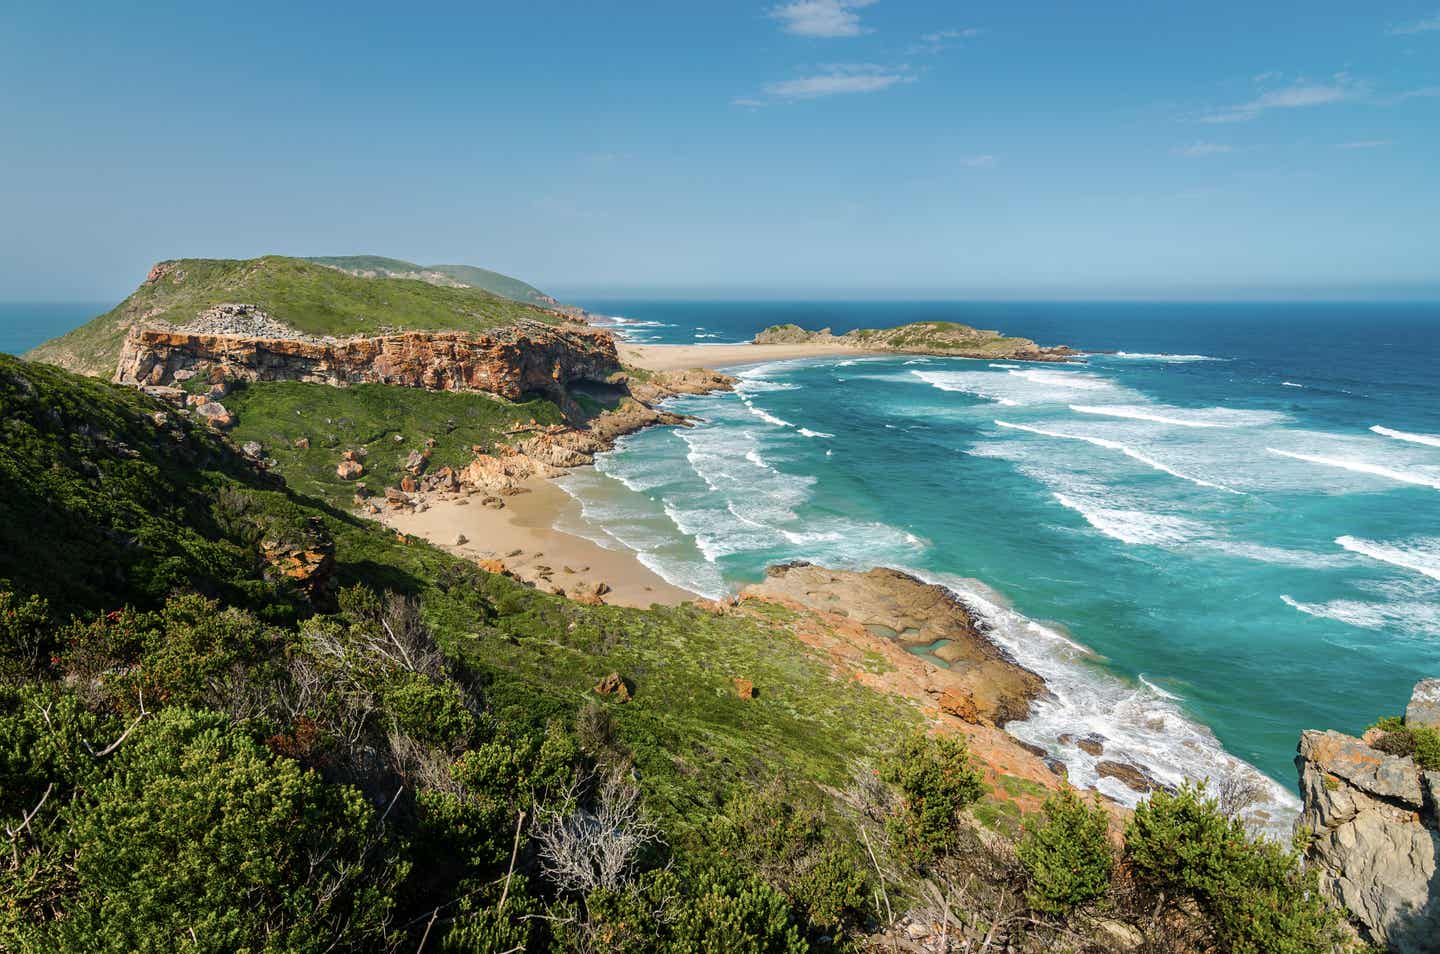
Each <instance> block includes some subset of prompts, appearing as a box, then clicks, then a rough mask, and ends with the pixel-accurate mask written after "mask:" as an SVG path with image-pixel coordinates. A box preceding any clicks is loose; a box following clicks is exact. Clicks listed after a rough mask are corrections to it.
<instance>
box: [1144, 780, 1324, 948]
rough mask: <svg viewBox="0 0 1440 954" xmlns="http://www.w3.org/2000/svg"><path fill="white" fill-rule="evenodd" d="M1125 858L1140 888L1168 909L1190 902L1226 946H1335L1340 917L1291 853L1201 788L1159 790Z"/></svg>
mask: <svg viewBox="0 0 1440 954" xmlns="http://www.w3.org/2000/svg"><path fill="white" fill-rule="evenodd" d="M1125 861H1126V863H1127V865H1128V866H1129V869H1130V871H1131V873H1132V875H1133V877H1134V878H1135V880H1136V882H1137V884H1138V885H1139V887H1140V888H1141V889H1142V890H1143V891H1144V892H1145V893H1146V894H1148V895H1150V896H1152V897H1154V898H1155V899H1157V901H1158V902H1161V903H1163V904H1165V905H1169V906H1170V907H1171V908H1174V909H1178V908H1180V907H1182V906H1184V905H1193V906H1194V909H1195V911H1197V912H1198V913H1199V914H1200V915H1201V924H1202V926H1203V927H1204V928H1205V929H1206V931H1207V933H1209V934H1210V935H1211V936H1212V937H1213V939H1214V943H1215V944H1216V946H1218V947H1219V948H1220V949H1221V950H1224V951H1230V952H1234V954H1313V952H1317V951H1326V950H1329V949H1330V946H1331V944H1332V943H1334V941H1335V938H1336V936H1337V935H1336V929H1337V925H1338V920H1339V918H1338V915H1337V914H1336V913H1335V912H1334V911H1333V910H1331V909H1330V908H1329V906H1328V905H1327V904H1326V903H1325V901H1324V899H1323V898H1322V897H1321V896H1320V894H1319V891H1318V887H1317V884H1316V880H1315V876H1314V874H1313V873H1307V872H1305V871H1304V870H1303V869H1302V867H1301V865H1300V863H1299V858H1298V856H1297V855H1296V853H1295V852H1294V851H1293V850H1290V849H1287V848H1286V847H1285V846H1283V845H1281V844H1279V843H1278V842H1274V841H1271V840H1268V839H1265V838H1251V837H1250V836H1249V835H1248V834H1247V832H1246V831H1245V827H1244V825H1243V824H1242V823H1241V822H1240V821H1239V820H1237V819H1233V818H1228V817H1226V816H1225V815H1224V814H1223V813H1222V812H1221V811H1220V807H1219V804H1218V803H1217V802H1216V801H1215V800H1214V799H1213V798H1210V797H1208V796H1206V795H1205V793H1204V790H1203V789H1199V788H1195V787H1193V786H1189V785H1187V786H1186V787H1184V788H1182V789H1181V790H1180V791H1179V792H1178V793H1175V794H1173V795H1172V794H1170V793H1168V792H1157V793H1155V794H1154V795H1152V796H1151V797H1150V799H1149V800H1148V801H1146V802H1142V803H1141V804H1140V805H1139V806H1137V807H1136V809H1135V814H1134V815H1133V816H1132V818H1131V821H1130V825H1129V827H1128V828H1127V830H1126V833H1125Z"/></svg>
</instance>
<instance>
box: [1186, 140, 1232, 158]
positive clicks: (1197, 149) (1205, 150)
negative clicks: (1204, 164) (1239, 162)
mask: <svg viewBox="0 0 1440 954" xmlns="http://www.w3.org/2000/svg"><path fill="white" fill-rule="evenodd" d="M1234 151H1235V147H1234V146H1231V145H1228V144H1226V143H1223V142H1192V143H1191V144H1190V145H1188V146H1181V147H1180V148H1178V149H1176V150H1175V154H1176V155H1179V156H1188V157H1190V158H1192V159H1198V158H1201V157H1204V156H1219V155H1224V154H1225V153H1227V152H1234Z"/></svg>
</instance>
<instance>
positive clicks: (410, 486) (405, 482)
mask: <svg viewBox="0 0 1440 954" xmlns="http://www.w3.org/2000/svg"><path fill="white" fill-rule="evenodd" d="M400 489H401V490H403V491H405V492H406V493H407V494H413V493H414V492H415V491H417V490H419V489H420V485H419V484H418V483H416V482H415V478H414V477H411V476H410V475H409V474H406V475H405V476H404V477H401V478H400Z"/></svg>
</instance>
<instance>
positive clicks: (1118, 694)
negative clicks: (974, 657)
mask: <svg viewBox="0 0 1440 954" xmlns="http://www.w3.org/2000/svg"><path fill="white" fill-rule="evenodd" d="M912 572H915V571H912ZM915 575H917V576H919V577H920V578H921V579H925V580H927V581H928V582H932V583H939V584H941V585H943V586H945V587H947V588H948V589H949V590H951V592H953V593H954V594H955V595H956V596H957V597H959V598H960V600H961V601H962V602H964V603H965V604H966V605H967V606H968V607H969V608H970V609H971V611H972V612H973V613H974V614H975V615H976V616H977V617H978V618H979V620H980V621H981V623H982V628H983V629H984V630H985V633H986V635H987V636H989V637H990V638H991V639H993V640H994V641H995V642H996V643H997V644H999V645H1000V646H1001V647H1002V648H1003V649H1005V650H1006V652H1008V653H1009V654H1010V655H1011V656H1012V657H1013V658H1014V659H1015V660H1016V661H1017V662H1019V663H1020V664H1021V665H1022V666H1025V667H1026V668H1028V669H1030V670H1033V671H1034V672H1036V673H1038V674H1040V676H1042V677H1043V678H1044V679H1045V685H1046V689H1047V690H1048V691H1047V693H1046V694H1045V695H1043V696H1041V697H1040V698H1039V699H1037V700H1035V702H1034V703H1032V704H1031V711H1030V717H1029V718H1028V719H1026V720H1025V721H1023V722H1010V723H1008V724H1006V726H1005V731H1007V732H1009V733H1010V734H1012V735H1014V736H1016V737H1018V738H1020V739H1023V740H1024V741H1026V742H1030V743H1031V744H1034V745H1038V746H1041V747H1043V748H1045V749H1046V750H1047V751H1049V752H1050V753H1052V754H1053V755H1055V756H1056V757H1057V758H1059V759H1060V760H1061V761H1063V762H1064V763H1065V766H1066V769H1067V771H1068V773H1069V777H1070V780H1071V781H1072V782H1073V783H1074V784H1076V785H1078V786H1081V787H1093V788H1097V789H1099V790H1100V791H1101V792H1103V793H1104V794H1106V795H1109V796H1110V797H1112V798H1114V799H1115V800H1117V801H1119V802H1121V803H1122V804H1125V805H1131V806H1133V805H1135V804H1136V803H1137V802H1138V801H1139V800H1140V798H1141V796H1140V795H1139V794H1138V793H1136V792H1134V791H1132V790H1131V789H1129V788H1127V787H1125V786H1124V785H1121V784H1120V783H1118V782H1116V781H1115V780H1114V779H1110V778H1101V777H1100V775H1099V773H1098V772H1097V771H1096V768H1095V764H1096V762H1097V761H1099V760H1100V759H1109V760H1112V761H1129V762H1133V763H1134V764H1135V765H1138V766H1140V767H1141V768H1143V769H1145V771H1146V772H1148V773H1149V774H1150V775H1151V776H1152V777H1153V778H1155V779H1156V780H1157V781H1159V782H1161V783H1162V784H1166V785H1172V786H1178V785H1180V784H1181V783H1182V782H1183V781H1185V780H1186V779H1207V780H1212V781H1216V782H1218V781H1220V780H1222V779H1224V778H1227V777H1230V776H1232V775H1239V776H1242V777H1245V778H1247V779H1251V780H1253V781H1255V782H1257V783H1258V784H1259V785H1260V786H1261V788H1262V790H1263V791H1264V792H1265V797H1264V799H1263V801H1262V803H1260V804H1258V805H1257V806H1255V807H1256V808H1257V809H1259V810H1261V811H1263V812H1265V813H1266V815H1267V816H1268V817H1262V816H1260V815H1259V814H1253V815H1252V817H1251V820H1252V822H1253V823H1254V824H1255V825H1256V827H1259V828H1263V829H1265V830H1266V831H1268V832H1269V833H1271V834H1272V835H1276V836H1283V835H1284V834H1285V833H1286V832H1288V829H1289V826H1290V823H1291V820H1292V819H1293V818H1294V816H1295V814H1296V813H1297V812H1298V811H1299V807H1300V804H1299V801H1298V799H1296V798H1295V796H1294V795H1293V794H1291V793H1290V791H1289V790H1288V789H1286V788H1283V787H1282V786H1280V785H1278V784H1277V783H1276V782H1274V781H1273V780H1271V779H1270V778H1269V777H1267V776H1265V775H1263V774H1262V773H1261V772H1259V771H1258V770H1257V769H1255V768H1254V767H1253V766H1251V765H1249V764H1247V763H1245V762H1243V761H1241V760H1240V759H1237V758H1236V757H1235V756H1233V755H1231V754H1230V753H1228V752H1226V751H1225V749H1224V748H1223V747H1222V746H1221V745H1220V742H1219V740H1217V739H1216V738H1215V735H1214V734H1213V733H1212V732H1211V731H1210V730H1209V729H1207V728H1206V727H1205V726H1203V725H1201V724H1199V723H1197V722H1195V721H1194V720H1192V719H1190V718H1189V717H1188V716H1186V715H1185V713H1184V712H1183V711H1182V710H1181V709H1180V707H1179V705H1178V704H1177V701H1176V699H1175V698H1174V694H1173V693H1166V692H1164V691H1163V690H1159V689H1158V688H1156V687H1155V686H1154V685H1153V683H1150V682H1149V680H1144V679H1142V680H1140V682H1139V684H1138V685H1131V684H1129V683H1126V682H1124V681H1122V680H1121V679H1118V678H1116V677H1115V676H1111V675H1109V674H1107V673H1104V672H1102V671H1100V670H1098V669H1096V668H1095V667H1093V666H1092V665H1090V664H1089V663H1087V661H1086V659H1087V657H1089V656H1091V655H1092V654H1091V653H1090V652H1089V650H1087V649H1086V648H1085V647H1084V646H1081V645H1080V644H1078V643H1076V642H1075V641H1074V640H1073V639H1070V638H1069V637H1067V636H1066V635H1064V634H1063V633H1061V632H1060V631H1059V630H1058V629H1056V628H1054V627H1052V626H1046V625H1044V624H1042V623H1038V622H1036V621H1035V620H1032V619H1029V618H1027V617H1025V616H1024V615H1022V614H1020V613H1018V612H1016V611H1015V610H1014V609H1012V608H1010V607H1009V606H1007V605H1005V601H1004V599H1003V598H1002V597H1000V596H999V595H998V594H996V593H994V591H992V590H990V589H988V588H987V587H985V586H983V585H982V584H979V583H977V582H976V581H974V580H967V579H962V578H959V577H953V576H947V575H943V574H926V573H924V572H923V571H922V572H916V574H915ZM1092 732H1093V733H1097V734H1099V735H1101V736H1103V737H1104V739H1105V742H1104V745H1105V751H1104V753H1103V754H1102V755H1101V756H1099V758H1097V757H1095V756H1091V755H1089V754H1088V753H1086V752H1084V751H1082V750H1081V749H1079V748H1078V747H1076V746H1074V745H1065V744H1062V743H1061V742H1060V741H1059V739H1060V736H1062V735H1069V736H1083V735H1087V734H1089V733H1092Z"/></svg>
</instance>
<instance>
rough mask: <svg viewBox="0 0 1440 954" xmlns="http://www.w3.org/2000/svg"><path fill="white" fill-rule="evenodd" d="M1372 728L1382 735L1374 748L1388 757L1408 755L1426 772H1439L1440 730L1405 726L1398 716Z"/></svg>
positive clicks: (1380, 722) (1420, 726)
mask: <svg viewBox="0 0 1440 954" xmlns="http://www.w3.org/2000/svg"><path fill="white" fill-rule="evenodd" d="M1372 728H1377V729H1379V730H1381V732H1383V733H1384V734H1383V735H1382V736H1380V738H1379V739H1378V740H1376V742H1375V748H1377V749H1379V750H1380V751H1382V752H1387V753H1389V754H1390V755H1400V756H1406V755H1408V756H1410V757H1411V758H1413V759H1414V760H1415V764H1416V765H1418V766H1420V767H1421V768H1422V769H1425V770H1427V771H1432V772H1433V771H1437V770H1440V730H1437V729H1433V728H1431V727H1430V726H1428V725H1406V724H1405V720H1404V719H1402V718H1400V717H1399V716H1389V717H1386V718H1384V719H1381V720H1380V721H1379V722H1377V723H1375V725H1374V726H1372Z"/></svg>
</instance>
